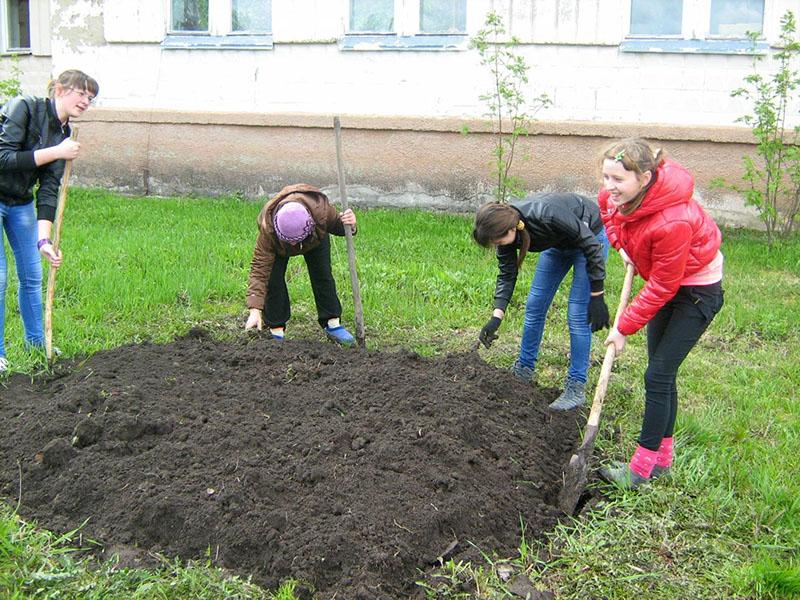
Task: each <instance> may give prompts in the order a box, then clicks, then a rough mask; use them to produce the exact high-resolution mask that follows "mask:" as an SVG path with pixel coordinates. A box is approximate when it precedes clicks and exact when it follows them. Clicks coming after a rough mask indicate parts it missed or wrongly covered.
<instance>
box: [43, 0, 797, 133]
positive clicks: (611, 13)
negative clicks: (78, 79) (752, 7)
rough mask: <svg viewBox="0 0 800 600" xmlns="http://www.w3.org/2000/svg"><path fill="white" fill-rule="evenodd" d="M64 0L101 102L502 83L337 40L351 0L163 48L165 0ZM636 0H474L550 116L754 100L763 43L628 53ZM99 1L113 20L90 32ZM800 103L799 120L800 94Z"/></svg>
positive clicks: (638, 113)
mask: <svg viewBox="0 0 800 600" xmlns="http://www.w3.org/2000/svg"><path fill="white" fill-rule="evenodd" d="M52 2H53V14H54V16H53V31H54V35H55V37H54V39H53V43H52V49H53V50H52V51H53V71H54V72H58V71H60V70H62V69H63V68H73V67H74V68H82V69H84V70H86V71H87V72H89V73H91V74H92V75H93V76H95V77H96V78H97V79H98V81H99V82H100V84H101V91H102V93H101V96H100V98H99V104H100V105H101V106H106V107H111V108H138V109H142V110H150V109H178V110H191V111H245V112H257V113H282V112H303V113H313V114H334V113H343V114H374V115H387V116H390V115H404V116H405V115H408V116H431V117H444V116H457V117H465V118H467V117H479V116H481V115H482V114H483V113H484V112H485V107H484V105H483V103H482V102H481V101H480V99H479V95H480V94H481V93H484V92H486V91H488V90H489V89H490V86H491V81H490V78H489V74H488V72H487V70H486V68H484V67H481V66H480V65H479V63H478V56H477V53H476V52H475V51H452V52H412V51H381V52H367V51H356V52H345V51H341V50H340V49H339V47H338V44H337V43H336V42H333V41H332V40H335V39H338V38H340V37H341V35H342V33H343V31H344V28H345V23H346V21H347V6H348V2H347V0H273V30H274V39H275V46H274V48H273V49H272V50H258V51H252V50H174V49H167V50H165V49H162V48H161V46H160V44H159V42H160V40H161V39H163V36H164V33H165V31H166V20H167V18H168V11H167V6H168V4H167V2H166V1H165V0H125V1H124V2H123V1H122V0H94V1H86V0H61V1H56V0H52ZM628 4H629V3H628V1H627V0H538V1H534V0H528V1H520V0H502V1H500V0H469V2H468V6H469V8H468V28H469V30H470V31H472V32H474V31H476V30H477V29H478V28H479V27H480V26H481V25H482V22H483V15H484V14H485V11H486V10H489V9H495V10H498V11H499V12H501V14H503V15H504V16H505V19H506V22H507V23H510V27H509V29H510V32H511V33H513V34H515V35H519V36H520V37H521V38H522V39H523V40H525V41H527V42H528V43H525V44H523V45H522V46H520V47H519V52H520V53H522V54H523V55H524V56H525V58H526V61H527V63H528V65H530V67H531V71H530V84H529V86H528V91H529V94H530V96H531V97H533V96H535V95H538V94H539V93H541V92H546V93H547V94H548V95H550V97H551V98H552V99H553V100H554V106H552V107H551V108H549V109H547V110H546V111H542V112H540V113H539V114H538V115H537V116H538V117H539V118H541V119H544V120H583V121H607V122H655V123H669V124H673V123H674V124H681V125H731V124H733V123H734V122H735V119H736V118H737V117H739V116H741V115H742V114H744V113H745V112H747V105H746V103H745V102H744V101H743V100H741V99H733V98H731V97H730V91H731V90H733V89H734V88H736V87H738V86H739V85H741V83H742V81H743V79H744V77H745V76H746V75H748V74H749V73H750V72H751V58H750V57H748V56H736V55H710V54H657V53H653V54H639V53H636V54H634V53H622V52H620V51H619V48H618V43H619V42H620V41H621V40H622V37H623V35H624V31H625V16H626V15H627V6H628ZM787 8H795V9H799V10H798V13H800V2H798V0H772V1H771V0H767V11H766V12H767V15H766V17H767V19H768V20H770V19H772V20H773V21H774V22H770V23H768V26H767V30H768V31H772V32H773V34H775V32H776V31H777V28H778V25H777V18H778V17H779V16H780V15H781V14H783V12H784V11H785V10H786V9H787ZM98 12H100V13H102V27H101V31H100V32H99V34H98V32H89V34H88V35H86V36H85V37H84V38H82V37H81V36H79V35H77V34H76V28H77V27H78V24H79V23H81V22H89V20H90V19H91V18H96V17H97V15H98ZM798 16H800V14H799V15H798ZM98 39H99V40H101V41H100V42H98V41H97V40H98ZM86 40H88V41H86ZM531 41H533V43H530V42H531ZM790 114H791V117H792V120H793V122H794V121H798V114H800V107H792V111H791V112H790Z"/></svg>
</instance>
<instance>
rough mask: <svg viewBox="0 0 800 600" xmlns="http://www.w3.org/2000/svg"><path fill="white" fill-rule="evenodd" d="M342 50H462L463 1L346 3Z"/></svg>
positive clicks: (367, 0) (364, 0)
mask: <svg viewBox="0 0 800 600" xmlns="http://www.w3.org/2000/svg"><path fill="white" fill-rule="evenodd" d="M349 5H350V6H349V8H350V18H349V21H348V25H349V27H348V35H347V36H345V39H344V40H343V43H342V49H343V50H403V49H407V50H460V49H465V48H466V43H467V37H466V31H467V0H350V2H349Z"/></svg>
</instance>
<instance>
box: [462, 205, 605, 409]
mask: <svg viewBox="0 0 800 600" xmlns="http://www.w3.org/2000/svg"><path fill="white" fill-rule="evenodd" d="M472 236H473V238H474V239H475V241H476V242H477V243H478V244H480V245H481V246H484V247H488V246H496V247H497V262H498V265H499V267H500V272H499V273H498V275H497V285H496V287H495V294H494V310H493V312H492V317H491V319H489V322H488V323H486V325H485V326H484V328H483V329H482V330H481V333H480V336H479V340H480V341H481V342H482V343H483V344H484V345H485V346H486V347H487V348H488V347H489V345H490V344H491V343H492V341H494V340H495V339H496V338H497V333H496V332H497V329H498V327H500V323H501V321H502V319H503V316H504V315H505V311H506V308H507V306H508V303H509V301H510V300H511V295H512V294H513V292H514V286H515V285H516V281H517V273H518V272H519V267H520V266H521V265H522V261H523V260H524V259H525V255H526V253H527V252H528V250H533V251H534V252H541V254H540V256H539V261H538V262H537V264H536V273H535V274H534V276H533V281H532V282H531V289H530V293H529V294H528V299H527V301H526V303H525V321H524V325H523V329H522V343H521V346H520V353H519V358H518V359H517V361H516V362H515V363H514V366H513V371H514V374H515V375H516V376H517V377H518V378H520V379H522V380H524V381H530V380H531V378H532V376H533V370H534V367H535V366H536V360H537V358H538V355H539V344H540V343H541V341H542V334H543V332H544V322H545V317H546V315H547V311H548V309H549V308H550V304H551V303H552V302H553V297H554V296H555V294H556V290H557V289H558V286H559V285H561V282H562V281H563V279H564V277H565V276H566V275H567V273H568V272H569V271H570V269H572V287H571V289H570V294H569V304H568V305H567V323H568V325H569V336H570V364H569V371H568V372H567V377H566V383H565V385H564V392H563V393H562V394H561V395H560V396H559V397H558V398H557V399H556V400H555V402H553V403H552V404H551V405H550V408H552V409H553V410H569V409H572V408H576V407H578V406H580V405H582V404H583V403H584V402H586V395H585V391H584V388H585V385H586V375H587V372H588V370H589V352H590V349H591V340H592V332H593V331H598V330H599V329H602V328H603V327H608V307H607V306H606V303H605V300H604V298H603V281H604V279H605V273H606V272H605V262H606V257H607V256H608V239H607V238H606V234H605V230H604V229H603V222H602V221H601V219H600V212H599V210H598V208H597V205H596V204H595V203H594V202H592V201H591V200H589V199H588V198H585V197H583V196H580V195H578V194H570V193H567V194H559V193H541V194H534V195H532V196H529V197H528V198H525V199H524V200H515V201H513V202H510V203H509V204H500V203H497V202H490V203H488V204H484V205H483V206H481V207H480V208H479V209H478V213H477V215H476V216H475V229H474V231H473V232H472Z"/></svg>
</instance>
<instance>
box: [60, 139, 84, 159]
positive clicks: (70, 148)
mask: <svg viewBox="0 0 800 600" xmlns="http://www.w3.org/2000/svg"><path fill="white" fill-rule="evenodd" d="M80 149H81V145H80V144H79V143H78V142H76V141H75V140H71V139H69V138H66V139H65V140H64V141H63V142H61V143H60V144H59V145H58V146H56V152H57V154H58V158H60V159H63V160H73V159H75V158H78V152H79V151H80Z"/></svg>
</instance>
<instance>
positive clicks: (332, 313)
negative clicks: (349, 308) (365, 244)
mask: <svg viewBox="0 0 800 600" xmlns="http://www.w3.org/2000/svg"><path fill="white" fill-rule="evenodd" d="M302 256H303V258H304V259H305V261H306V266H307V267H308V276H309V278H310V279H311V289H312V291H313V292H314V302H315V303H316V305H317V319H318V320H319V324H320V326H322V327H325V325H327V324H328V319H332V318H334V317H340V316H341V315H342V304H341V302H339V297H338V296H337V295H336V282H335V281H334V280H333V273H332V272H331V240H330V236H329V235H327V234H326V235H325V237H324V238H323V239H322V242H321V243H320V245H319V246H317V247H316V248H314V249H313V250H310V251H308V252H306V253H305V254H303V255H302ZM288 264H289V257H288V256H277V255H276V256H275V263H274V264H273V265H272V273H270V276H269V285H268V286H267V298H266V300H265V301H264V322H265V324H266V325H267V327H285V326H286V323H287V322H288V321H289V318H290V317H291V316H292V310H291V306H290V304H289V290H287V289H286V267H287V266H288Z"/></svg>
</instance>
